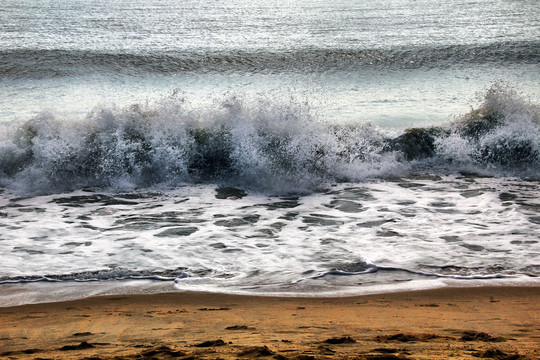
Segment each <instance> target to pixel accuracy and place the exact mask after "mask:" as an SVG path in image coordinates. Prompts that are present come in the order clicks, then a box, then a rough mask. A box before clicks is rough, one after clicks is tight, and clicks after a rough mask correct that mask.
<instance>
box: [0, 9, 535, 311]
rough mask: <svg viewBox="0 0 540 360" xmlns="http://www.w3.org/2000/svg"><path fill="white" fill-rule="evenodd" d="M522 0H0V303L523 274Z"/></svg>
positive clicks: (355, 286)
mask: <svg viewBox="0 0 540 360" xmlns="http://www.w3.org/2000/svg"><path fill="white" fill-rule="evenodd" d="M539 104H540V7H538V3H537V1H536V0H490V1H488V0H448V1H444V2H435V1H428V0H416V1H415V0H385V1H377V2H366V1H360V0H336V1H333V2H328V1H321V0H295V1H289V0H268V1H259V0H253V1H242V0H229V1H226V2H225V1H217V0H206V1H194V0H185V1H174V0H145V1H141V0H129V1H128V0H108V1H83V0H55V1H46V0H3V1H2V4H1V5H0V259H1V263H2V266H0V306H8V305H16V304H24V303H33V302H43V301H59V300H65V299H73V298H81V297H85V296H91V295H99V294H110V293H132V292H159V291H208V292H218V293H234V294H253V295H269V296H275V295H279V296H345V295H361V294H368V293H381V292H390V291H401V290H415V289H427V288H437V287H444V286H484V285H531V286H538V285H540V280H539V277H540V244H539V240H540V236H539V234H540V196H539V195H540V105H539Z"/></svg>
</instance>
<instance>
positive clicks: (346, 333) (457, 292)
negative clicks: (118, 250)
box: [0, 287, 540, 360]
mask: <svg viewBox="0 0 540 360" xmlns="http://www.w3.org/2000/svg"><path fill="white" fill-rule="evenodd" d="M0 358H1V359H88V360H90V359H94V360H97V359H176V358H178V359H250V358H258V359H259V358H260V359H298V360H307V359H360V360H361V359H370V360H392V359H505V360H516V359H518V360H523V359H538V358H540V288H538V287H528V288H527V287H483V288H458V289H438V290H428V291H415V292H404V293H394V294H384V295H370V296H361V297H346V298H279V297H253V296H232V295H221V294H207V293H166V294H152V295H128V296H102V297H93V298H87V299H82V300H75V301H67V302H57V303H48V304H34V305H24V306H17V307H5V308H0Z"/></svg>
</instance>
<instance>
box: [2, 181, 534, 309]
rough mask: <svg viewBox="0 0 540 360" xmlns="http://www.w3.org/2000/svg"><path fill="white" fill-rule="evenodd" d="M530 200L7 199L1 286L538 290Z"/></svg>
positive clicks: (472, 189)
mask: <svg viewBox="0 0 540 360" xmlns="http://www.w3.org/2000/svg"><path fill="white" fill-rule="evenodd" d="M539 192H540V182H538V181H523V180H518V179H510V178H489V177H478V176H438V175H437V176H417V177H409V178H401V179H395V180H392V181H373V182H366V183H363V184H341V185H335V186H332V187H330V188H328V189H327V190H326V191H324V192H317V193H313V194H310V195H303V196H302V195H300V196H289V197H279V196H268V195H262V194H258V193H250V192H249V191H247V192H244V191H243V190H240V189H234V188H221V187H218V186H216V185H197V186H193V185H192V186H186V187H180V188H176V189H171V190H161V191H156V192H150V193H149V192H131V193H129V194H118V193H102V192H100V193H96V192H90V191H77V192H74V193H67V194H66V193H64V194H58V195H48V196H33V197H22V198H18V197H15V196H13V195H10V194H9V193H6V192H5V193H3V194H2V195H1V201H2V202H1V205H0V209H1V210H0V216H1V217H2V218H1V223H2V225H1V226H2V235H1V236H0V252H1V253H2V254H3V267H2V270H1V273H0V276H1V279H2V280H1V281H2V284H3V285H1V286H10V285H8V284H13V283H19V284H20V283H27V282H42V281H47V282H50V281H52V282H57V281H58V282H66V283H72V282H91V281H99V282H100V283H103V285H104V286H105V287H104V290H103V291H106V290H107V289H109V288H115V287H116V286H120V287H121V285H120V284H116V285H112V284H114V283H115V282H116V281H118V280H125V279H131V280H133V279H141V280H144V281H146V282H147V281H148V280H153V281H154V282H157V281H160V282H165V283H168V284H170V285H167V286H165V287H164V289H167V288H168V289H172V285H173V284H174V289H177V290H197V291H214V292H228V293H246V294H264V295H305V296H324V295H327V296H328V295H331V294H334V295H337V294H348V295H353V294H364V293H370V292H380V291H392V290H399V289H415V288H429V287H439V286H446V285H448V284H453V285H455V286H463V285H467V284H471V285H474V284H478V283H484V284H492V283H493V284H494V283H497V282H498V281H500V280H501V279H503V280H504V279H506V280H511V283H513V284H516V283H533V284H534V283H535V284H538V281H537V279H538V276H539V275H540V267H539V266H538V264H539V263H540V245H539V241H540V238H539V236H538V234H539V233H540V199H539V198H538V193H539ZM479 281H480V282H479ZM506 283H508V281H506ZM162 286H163V285H162ZM150 288H151V287H150ZM8 298H10V296H8ZM49 300H52V299H49ZM5 301H7V303H10V301H11V300H8V299H5Z"/></svg>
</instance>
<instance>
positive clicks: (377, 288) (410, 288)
mask: <svg viewBox="0 0 540 360" xmlns="http://www.w3.org/2000/svg"><path fill="white" fill-rule="evenodd" d="M478 287H539V288H540V278H500V279H488V280H483V279H473V280H467V281H461V280H455V279H451V278H450V279H438V281H425V280H420V281H409V282H404V283H401V284H378V285H372V286H367V287H363V288H362V291H361V292H360V291H358V289H354V290H351V289H348V288H344V289H339V288H338V289H337V290H336V291H324V292H317V293H315V292H310V293H308V292H306V293H303V292H251V291H241V290H230V291H215V290H216V288H209V289H208V290H200V289H194V290H191V289H189V288H177V287H176V286H175V282H174V281H173V280H170V281H169V280H159V281H157V280H154V279H124V280H113V281H62V282H54V281H53V282H49V281H35V282H24V283H4V284H0V293H1V294H2V295H1V296H0V308H3V307H12V306H19V305H29V304H41V303H55V302H62V301H72V300H82V299H85V298H89V297H95V296H112V295H142V294H162V293H183V292H187V293H207V294H214V293H215V294H223V295H238V296H255V297H257V296H261V297H283V298H342V297H358V296H370V295H384V294H392V293H402V292H415V291H425V290H437V289H453V288H456V289H460V288H478Z"/></svg>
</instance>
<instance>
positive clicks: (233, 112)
mask: <svg viewBox="0 0 540 360" xmlns="http://www.w3.org/2000/svg"><path fill="white" fill-rule="evenodd" d="M1 136H2V138H1V142H0V179H1V180H0V185H1V186H3V187H8V188H10V189H12V190H15V191H21V192H38V193H50V192H61V191H68V190H73V189H79V188H85V187H98V188H110V189H118V188H120V189H126V188H133V187H147V186H154V185H163V186H179V185H182V184H186V183H197V182H216V183H227V184H235V185H241V186H244V187H247V188H252V189H260V190H263V191H273V192H276V191H277V192H299V191H300V192H301V191H312V190H315V189H318V188H322V187H324V186H326V185H327V184H329V183H336V182H358V181H362V180H365V179H371V178H381V177H395V176H404V175H406V174H407V173H409V172H411V171H420V170H422V169H423V170H424V171H425V170H426V169H428V170H429V171H477V172H481V173H489V174H491V175H499V174H504V175H512V176H526V177H538V176H539V175H540V166H539V165H540V109H539V107H538V106H537V105H535V104H532V103H530V102H528V101H526V100H524V99H523V98H522V97H521V96H519V95H518V94H517V92H516V91H515V90H513V89H511V88H509V87H508V86H506V85H504V84H501V83H495V84H494V85H493V86H492V87H491V88H490V89H489V90H488V91H487V92H486V93H485V94H484V95H483V98H482V101H481V105H480V106H479V107H478V108H476V109H474V110H471V112H469V113H468V114H465V115H463V116H461V117H459V118H457V119H455V120H454V121H452V122H450V123H449V124H446V125H445V126H441V127H429V128H414V129H408V130H405V131H404V132H403V133H401V134H398V135H397V136H396V135H390V134H388V133H387V132H385V131H383V130H381V129H378V128H376V127H373V126H371V125H365V124H362V125H358V124H330V123H326V122H324V121H321V120H320V119H318V118H317V117H316V116H315V115H314V114H313V112H312V111H311V110H310V107H309V104H306V103H303V102H299V101H296V100H294V99H290V100H288V101H282V100H276V99H273V98H268V97H261V98H259V99H258V100H255V101H248V100H246V99H243V98H241V97H235V96H230V97H225V98H222V99H216V100H215V101H214V102H213V103H212V104H210V105H208V106H204V107H201V106H198V107H197V106H195V105H193V104H190V103H189V102H188V101H186V100H184V99H182V98H181V97H179V96H171V97H170V98H166V99H163V100H162V101H160V102H159V103H157V104H152V105H148V104H145V105H140V104H136V105H132V106H130V107H126V108H121V109H118V108H114V107H108V108H104V107H102V108H97V109H94V110H93V111H92V112H90V113H89V114H88V115H87V117H86V118H85V119H83V120H80V121H73V120H68V119H61V118H59V117H57V116H54V115H52V114H49V113H42V114H40V115H39V116H36V117H34V118H32V119H30V120H28V121H26V122H25V123H22V124H13V123H12V124H7V125H6V124H3V125H2V135H1Z"/></svg>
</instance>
